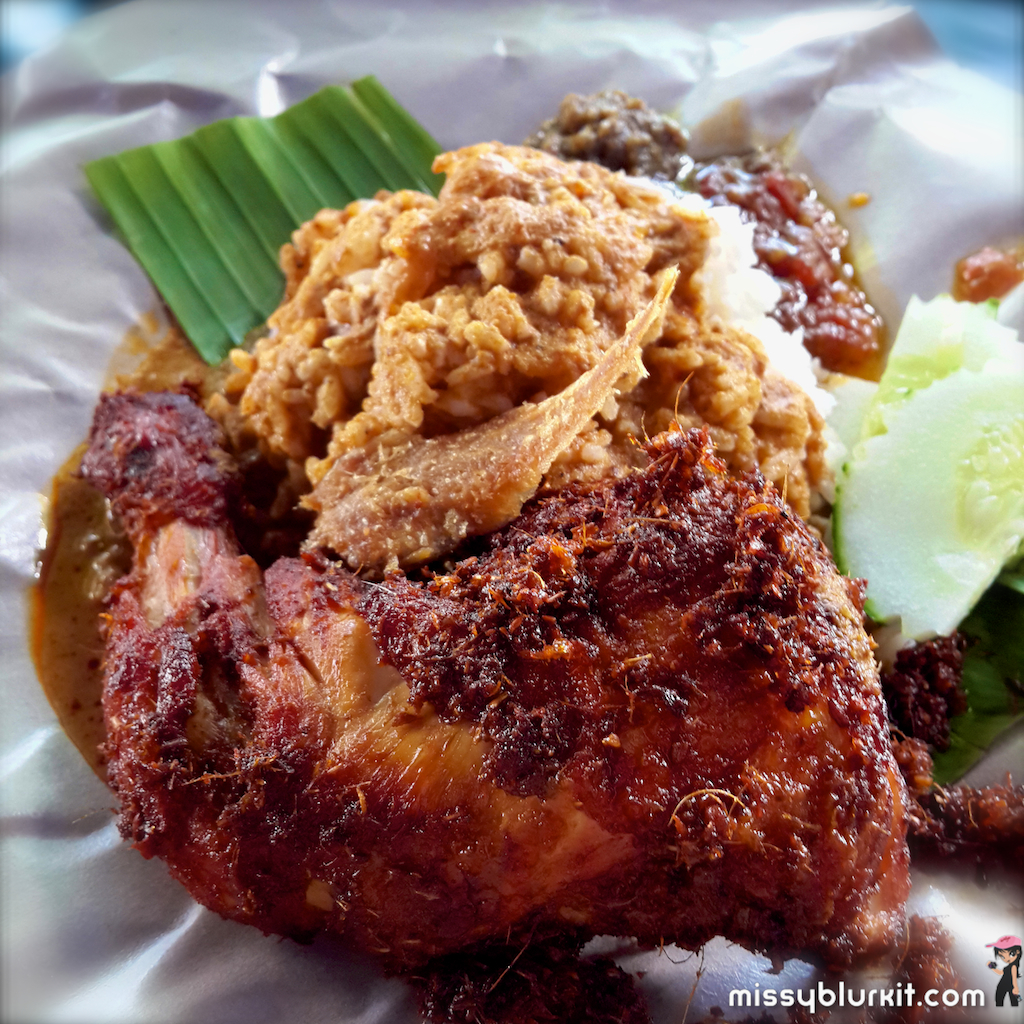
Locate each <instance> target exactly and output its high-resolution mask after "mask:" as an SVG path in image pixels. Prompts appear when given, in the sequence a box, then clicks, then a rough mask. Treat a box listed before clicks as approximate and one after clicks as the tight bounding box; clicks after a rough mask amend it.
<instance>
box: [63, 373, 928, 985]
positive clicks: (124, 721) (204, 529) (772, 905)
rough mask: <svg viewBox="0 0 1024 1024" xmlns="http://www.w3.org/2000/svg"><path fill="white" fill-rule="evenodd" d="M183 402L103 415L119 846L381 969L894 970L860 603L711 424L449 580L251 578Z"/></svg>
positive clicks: (480, 550)
mask: <svg viewBox="0 0 1024 1024" xmlns="http://www.w3.org/2000/svg"><path fill="white" fill-rule="evenodd" d="M219 441H220V438H219V436H218V430H217V428H216V427H215V426H214V425H213V423H212V422H211V421H210V420H209V419H208V418H207V417H206V416H205V414H203V413H202V412H201V411H200V410H199V409H198V407H197V406H196V405H194V404H193V402H192V401H191V400H190V399H189V397H188V396H185V395H166V394H163V395H154V394H147V395H140V394H134V393H125V394H120V395H113V396H110V395H108V396H104V398H103V399H102V401H101V403H100V406H99V408H98V411H97V414H96V419H95V422H94V427H93V433H92V436H91V444H90V448H89V451H88V453H87V455H86V457H85V459H84V461H83V473H84V475H85V476H86V478H87V479H89V480H91V481H92V482H93V483H94V484H95V485H96V486H97V487H99V488H100V489H102V490H103V491H104V492H105V493H106V494H107V496H108V497H109V498H110V500H111V502H112V505H113V508H114V510H115V511H116V512H117V513H118V514H119V515H120V517H121V519H122V521H123V522H124V524H125V527H126V529H127V530H128V533H129V535H130V538H131V540H132V543H133V545H134V548H135V563H134V568H133V570H132V572H131V574H130V575H128V576H127V577H125V578H124V579H123V580H122V581H121V582H120V583H119V584H118V586H117V587H116V590H115V592H114V594H113V596H112V599H111V604H110V610H109V622H108V626H107V660H106V679H105V692H104V714H105V721H106V728H107V734H108V742H107V749H106V753H107V757H108V772H109V779H110V782H111V785H112V786H113V787H114V789H115V790H116V792H117V794H118V796H119V798H120V801H121V831H122V833H123V835H124V836H125V837H126V838H128V839H130V840H131V841H132V842H133V843H134V844H135V845H136V847H137V848H138V849H140V850H141V851H142V853H143V854H144V855H146V856H159V857H161V858H163V859H164V860H165V861H166V862H167V863H168V865H169V866H170V868H171V871H172V872H173V873H174V875H175V876H176V877H178V878H179V879H180V880H181V881H182V882H183V883H184V884H185V885H186V886H187V887H188V889H189V891H190V892H191V893H192V894H193V896H195V898H196V899H198V900H199V901H200V902H202V903H204V904H205V905H206V906H208V907H210V908H212V909H214V910H216V911H218V912H219V913H221V914H223V915H225V916H227V917H230V918H234V919H236V920H239V921H243V922H247V923H250V924H254V925H256V926H257V927H259V928H261V929H263V930H264V931H268V932H277V933H281V934H285V935H291V936H295V937H300V938H301V937H306V936H310V935H312V934H313V933H315V932H317V931H319V930H324V929H326V930H331V931H334V932H337V933H340V934H341V935H342V936H343V937H344V938H345V939H346V940H347V941H349V942H350V943H352V944H353V945H355V946H358V947H360V948H362V949H366V950H370V951H372V952H374V953H376V954H378V955H380V956H381V957H382V958H384V960H385V962H386V963H387V964H388V965H389V966H390V967H392V968H395V969H409V968H413V967H415V966H417V965H419V964H421V963H423V962H424V961H426V960H427V959H429V958H430V957H433V956H437V955H440V954H444V953H449V952H453V951H457V950H460V949H465V948H467V947H469V946H471V945H473V944H476V943H480V942H485V941H488V940H491V939H494V938H498V939H500V940H501V941H503V942H504V941H515V940H516V938H517V937H519V938H525V937H527V936H534V937H536V938H538V939H539V938H543V937H544V936H547V935H552V934H557V933H560V932H563V931H567V930H572V931H573V932H574V933H577V934H578V933H580V932H582V933H585V934H602V933H610V934H617V935H632V936H636V938H637V939H638V940H639V941H640V942H641V943H643V944H649V945H655V944H658V943H660V942H662V941H676V942H679V943H680V944H682V945H684V946H688V947H691V948H694V947H696V946H698V945H699V944H701V943H703V942H704V941H706V940H707V939H709V938H711V937H712V936H714V935H724V936H726V937H727V938H729V939H731V940H733V941H735V942H739V943H742V944H743V945H745V946H748V947H750V948H757V949H769V948H770V949H772V950H773V951H781V952H783V953H787V954H788V953H803V954H810V955H817V956H819V957H821V958H822V959H823V960H824V961H826V962H827V963H829V964H831V965H836V966H838V965H845V964H848V963H850V962H854V961H856V960H858V959H862V958H864V957H866V956H868V955H871V954H873V953H876V952H878V951H880V950H883V949H885V948H888V947H889V946H891V944H892V943H893V942H894V941H895V939H896V937H897V936H898V934H899V933H900V930H901V928H902V926H903V922H904V901H905V898H906V895H907V890H908V886H909V880H908V857H907V848H906V843H905V831H906V823H905V810H904V808H905V800H906V796H905V790H904V785H903V782H902V779H901V777H900V773H899V771H898V770H897V768H896V765H895V762H894V760H893V756H892V753H891V748H890V744H889V738H888V730H887V726H886V722H885V714H884V709H883V705H882V699H881V692H880V688H879V683H878V676H877V671H876V669H875V667H874V662H873V659H872V656H871V644H870V641H869V639H868V637H867V636H866V634H865V632H864V629H863V625H862V613H861V599H862V594H861V590H860V588H859V586H858V585H857V584H855V583H851V582H850V581H847V580H845V579H843V578H842V577H841V576H839V574H838V573H837V572H836V570H835V568H834V567H833V565H832V563H831V561H830V560H829V558H828V556H827V553H826V552H825V551H824V549H823V548H822V546H821V545H820V543H819V542H818V541H817V540H816V538H815V537H814V536H813V535H812V534H811V533H810V532H809V531H808V530H807V528H806V527H804V526H803V525H802V523H801V522H800V521H799V520H798V519H796V518H795V517H794V516H793V514H792V513H791V512H790V511H788V509H787V507H786V505H785V504H784V502H783V501H782V500H781V499H780V497H779V496H778V495H777V494H776V492H775V491H774V489H773V488H772V487H771V486H769V485H766V484H765V483H764V481H763V479H762V478H761V477H760V476H759V475H756V474H754V475H751V476H748V477H747V478H745V479H743V480H736V479H733V478H731V477H730V476H728V475H727V473H726V472H725V467H724V464H723V463H722V462H720V461H719V460H718V459H717V458H716V457H715V456H714V454H713V452H712V449H711V445H710V442H709V439H708V436H707V434H706V432H704V431H701V430H694V431H690V432H688V433H683V432H681V431H679V430H674V431H669V432H666V433H663V434H661V435H659V436H657V437H655V438H654V439H653V440H652V441H650V442H649V443H648V444H647V445H646V446H645V448H646V458H647V466H646V468H643V469H641V470H637V471H636V472H633V473H631V474H630V475H628V476H626V477H624V478H623V479H620V480H618V481H616V482H614V483H610V484H608V485H606V486H601V487H597V488H593V489H586V488H584V487H583V486H582V485H576V486H573V487H570V488H568V489H567V490H565V491H563V492H562V493H560V494H559V495H557V496H555V497H550V498H546V499H542V500H539V501H538V500H535V501H533V502H531V503H529V504H528V505H527V506H526V507H525V509H524V511H523V513H522V514H521V515H520V516H519V517H518V518H517V519H516V520H514V521H513V522H512V523H511V524H510V525H509V526H507V527H506V528H504V529H503V530H501V531H499V532H498V533H496V534H494V535H492V536H491V537H490V538H489V539H487V540H480V541H478V542H477V545H478V547H477V550H476V552H475V553H472V554H470V553H465V554H464V556H463V557H462V558H461V559H460V560H459V561H457V562H454V563H453V564H452V565H451V567H450V568H449V570H448V571H445V572H441V573H439V574H436V575H433V576H429V575H427V576H424V577H423V578H422V579H419V580H417V579H412V578H409V577H406V576H404V575H401V574H394V575H392V576H389V577H387V578H385V579H384V581H383V582H377V583H369V582H364V581H362V580H360V579H359V578H357V577H356V576H354V575H353V574H352V573H351V572H350V571H349V570H348V569H347V568H345V567H343V566H342V565H340V564H338V563H334V562H330V561H328V560H327V559H326V558H324V557H323V556H321V555H317V554H309V555H307V556H305V557H304V558H302V559H281V560H279V561H278V562H276V563H275V564H274V565H272V566H271V567H270V569H269V570H268V571H267V572H266V573H265V574H261V573H260V571H259V570H258V568H257V567H256V565H255V563H254V562H253V561H252V560H251V559H250V558H249V557H248V556H247V555H245V554H244V553H243V552H241V551H240V549H239V547H238V544H237V542H236V540H235V535H234V531H233V529H232V526H231V517H232V515H233V514H235V512H234V511H233V510H234V506H235V497H234V494H235V483H234V480H235V476H234V472H233V469H232V467H231V465H230V462H229V460H227V459H226V457H225V456H224V454H223V452H222V451H221V450H220V447H219Z"/></svg>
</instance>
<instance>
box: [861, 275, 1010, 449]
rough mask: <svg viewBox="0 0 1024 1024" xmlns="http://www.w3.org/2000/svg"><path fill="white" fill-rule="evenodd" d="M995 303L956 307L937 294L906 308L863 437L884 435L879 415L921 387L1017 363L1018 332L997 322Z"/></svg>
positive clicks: (882, 422) (948, 297)
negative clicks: (994, 363) (996, 362)
mask: <svg viewBox="0 0 1024 1024" xmlns="http://www.w3.org/2000/svg"><path fill="white" fill-rule="evenodd" d="M998 307H999V304H998V303H997V302H982V303H972V302H956V301H954V300H953V299H952V298H950V296H948V295H940V296H938V297H937V298H934V299H932V300H931V301H930V302H922V301H921V300H920V299H919V298H918V297H917V296H916V295H914V296H912V297H911V299H910V302H909V303H907V309H906V312H905V313H904V315H903V322H902V323H901V324H900V329H899V333H898V334H897V335H896V339H895V341H894V342H893V346H892V351H891V352H890V353H889V358H888V360H887V362H886V367H885V373H884V374H883V375H882V379H881V381H880V382H879V386H878V391H877V393H876V395H875V399H874V402H873V403H872V407H871V408H870V409H869V410H868V412H867V415H866V417H865V419H864V424H863V430H862V436H864V437H869V436H871V435H873V434H881V433H883V432H884V431H885V423H884V415H883V410H884V409H885V408H887V407H892V406H895V405H899V404H901V403H903V402H905V401H907V400H909V399H910V398H911V397H912V396H913V395H914V394H915V393H917V392H918V391H920V390H921V389H922V388H926V387H929V386H930V385H931V384H934V383H935V382H936V381H938V380H942V379H943V378H945V377H948V376H949V375H950V374H953V373H957V372H958V371H960V370H981V369H982V367H983V366H984V365H985V364H986V363H987V362H988V361H989V360H990V359H1000V360H1003V361H1007V362H1010V363H1011V364H1012V363H1013V362H1014V361H1017V363H1018V364H1019V362H1020V359H1021V355H1020V344H1019V342H1018V341H1017V332H1016V331H1014V330H1012V329H1011V328H1009V327H1004V326H1003V325H1002V324H999V323H997V322H996V319H995V318H996V313H997V311H998Z"/></svg>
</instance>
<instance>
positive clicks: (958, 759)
mask: <svg viewBox="0 0 1024 1024" xmlns="http://www.w3.org/2000/svg"><path fill="white" fill-rule="evenodd" d="M960 629H961V631H962V632H963V633H965V634H966V635H967V636H968V638H969V640H970V647H969V648H968V651H967V653H966V655H965V656H964V674H963V686H964V690H965V691H966V693H967V711H965V712H964V713H963V714H962V715H957V716H956V717H955V718H953V719H952V720H951V722H950V746H949V749H948V750H945V751H942V752H941V753H936V754H935V756H934V762H935V781H936V782H937V783H939V784H940V785H946V784H947V783H949V782H952V781H954V780H955V779H958V778H959V777H960V776H961V775H963V773H964V772H966V771H967V770H968V768H970V767H971V766H972V765H973V764H974V763H975V762H976V761H978V760H979V759H980V758H981V757H982V755H983V754H984V753H985V751H986V750H987V749H988V747H989V746H991V744H992V742H993V741H994V740H995V739H996V738H997V737H998V736H999V734H1000V733H1002V732H1004V731H1005V730H1006V729H1008V728H1009V727H1010V726H1011V725H1013V724H1014V722H1017V721H1018V720H1019V719H1020V718H1021V717H1022V716H1024V696H1022V694H1024V690H1022V685H1024V592H1019V591H1018V590H1016V589H1014V588H1012V587H1009V586H1005V585H1003V584H1002V583H1001V582H1000V583H995V584H993V586H991V587H990V588H989V589H988V590H987V591H986V592H985V594H984V596H983V597H982V598H981V600H980V601H979V602H978V604H977V605H976V606H975V608H974V610H973V611H972V612H971V614H970V615H969V616H968V617H967V618H966V619H965V620H964V621H963V623H961V626H960Z"/></svg>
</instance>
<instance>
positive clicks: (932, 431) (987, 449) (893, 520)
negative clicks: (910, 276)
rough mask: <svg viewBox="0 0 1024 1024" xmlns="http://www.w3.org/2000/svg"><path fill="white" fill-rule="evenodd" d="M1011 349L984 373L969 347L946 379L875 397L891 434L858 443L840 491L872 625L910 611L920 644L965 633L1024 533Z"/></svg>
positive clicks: (1019, 409) (1019, 363)
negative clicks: (961, 629) (963, 624)
mask: <svg viewBox="0 0 1024 1024" xmlns="http://www.w3.org/2000/svg"><path fill="white" fill-rule="evenodd" d="M908 312H909V310H908ZM988 322H989V323H990V324H992V326H995V325H994V323H993V322H992V321H991V320H989V321H988ZM902 338H903V331H902V329H901V331H900V336H899V339H898V342H899V341H900V340H902ZM898 342H897V343H898ZM1012 344H1013V346H1014V347H1013V348H1012V349H1010V350H1009V351H1008V352H1006V353H1001V354H1004V355H1006V356H1007V358H1006V359H1003V358H999V357H998V356H997V358H992V359H988V361H986V362H984V368H983V369H982V370H981V371H980V372H974V371H972V370H969V369H966V368H965V367H966V366H967V365H970V364H971V363H973V364H974V365H977V362H978V360H977V359H976V358H975V356H974V354H972V353H970V352H965V353H964V356H963V359H962V361H961V362H960V366H959V367H958V368H955V369H953V370H950V372H948V373H946V374H945V375H942V376H941V377H940V379H935V375H934V374H933V376H932V380H931V382H928V383H927V384H926V385H925V386H924V387H920V386H918V387H915V388H914V389H913V391H912V394H909V395H908V394H907V393H906V392H903V391H896V392H895V394H896V395H897V399H896V400H894V401H890V402H888V403H886V402H883V401H876V403H875V404H874V406H873V408H872V410H871V414H872V416H873V417H875V418H876V421H877V422H878V423H880V424H881V427H882V429H883V430H884V433H874V434H873V436H868V437H865V438H864V439H862V440H861V441H860V442H859V443H858V444H857V445H856V446H855V448H854V450H853V454H852V457H851V458H850V459H849V460H848V461H847V463H846V464H845V465H844V467H843V470H842V473H841V474H840V477H839V479H838V481H837V484H836V508H835V518H834V520H833V536H834V543H835V553H836V562H837V564H838V565H839V568H840V569H841V571H843V572H844V573H845V574H846V575H848V576H860V577H865V578H866V579H867V580H868V600H867V605H866V611H867V613H868V614H869V615H870V616H871V617H872V618H873V619H876V620H877V621H880V622H884V621H888V620H890V619H894V618H895V617H896V616H899V617H900V618H901V619H902V630H903V632H904V633H905V634H906V635H907V636H910V637H913V638H915V639H925V638H927V637H930V636H935V635H938V634H948V633H951V632H952V631H953V630H954V629H956V627H957V625H958V624H959V623H960V621H961V620H962V619H963V618H964V616H965V615H966V614H967V613H968V612H969V611H970V609H971V608H972V607H973V606H974V604H975V603H976V602H977V600H978V598H979V597H980V596H981V595H982V593H983V592H984V591H985V589H986V588H987V587H988V586H989V584H991V582H992V581H993V580H994V579H995V578H996V576H997V575H998V574H999V571H1000V569H1001V568H1002V566H1003V564H1004V563H1005V562H1006V561H1007V559H1008V558H1010V557H1011V556H1012V555H1013V554H1014V553H1015V552H1016V551H1017V550H1018V547H1019V546H1020V544H1021V541H1022V538H1024V347H1022V346H1020V344H1019V343H1018V342H1013V343H1012ZM968 347H969V346H968ZM948 350H949V346H946V347H945V349H944V350H940V357H939V361H938V365H939V366H940V367H943V368H944V367H946V366H948V365H950V362H952V360H948V359H947V355H948ZM903 365H904V370H903V371H901V372H904V373H906V368H907V367H908V366H909V367H910V368H911V370H912V372H913V373H914V374H915V376H916V379H917V380H918V381H919V382H922V381H923V380H925V379H926V377H927V374H926V373H924V372H919V367H921V365H922V364H920V362H918V363H911V362H910V361H909V360H908V361H907V362H906V363H904V364H903ZM886 375H887V376H888V370H887V371H886ZM903 379H906V376H905V377H904V378H903ZM884 383H885V381H884V379H883V385H884ZM878 398H879V399H881V398H882V388H880V389H879V395H878Z"/></svg>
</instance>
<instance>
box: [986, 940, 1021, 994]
mask: <svg viewBox="0 0 1024 1024" xmlns="http://www.w3.org/2000/svg"><path fill="white" fill-rule="evenodd" d="M985 948H986V949H991V950H992V951H993V952H994V953H995V957H996V958H995V960H991V961H989V965H988V966H989V970H991V971H992V972H993V974H998V975H999V982H998V984H997V985H996V1006H1002V1005H1003V1004H1004V1003H1005V1002H1006V997H1007V996H1009V997H1010V1005H1011V1006H1019V1005H1020V938H1019V936H1017V935H1003V936H1002V937H1001V938H998V939H996V941H995V942H989V943H987V944H986V947H985Z"/></svg>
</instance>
